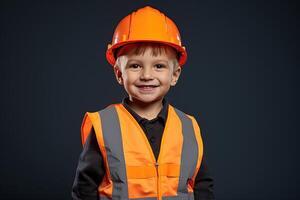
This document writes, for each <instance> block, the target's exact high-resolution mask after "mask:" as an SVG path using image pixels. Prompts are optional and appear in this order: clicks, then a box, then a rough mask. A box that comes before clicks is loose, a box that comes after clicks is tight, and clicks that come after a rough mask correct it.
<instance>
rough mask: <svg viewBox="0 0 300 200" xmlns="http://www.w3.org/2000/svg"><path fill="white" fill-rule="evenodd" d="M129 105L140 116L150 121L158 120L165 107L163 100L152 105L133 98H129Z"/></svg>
mask: <svg viewBox="0 0 300 200" xmlns="http://www.w3.org/2000/svg"><path fill="white" fill-rule="evenodd" d="M128 105H129V107H130V108H131V109H132V110H133V111H134V112H136V113H137V114H138V115H139V116H141V117H143V118H146V119H148V120H151V119H154V118H156V117H157V115H158V113H159V112H160V110H161V109H162V107H163V105H162V99H161V100H159V101H155V102H151V103H145V102H141V101H139V100H136V99H133V98H132V97H129V102H128Z"/></svg>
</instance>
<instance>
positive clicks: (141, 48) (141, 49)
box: [115, 42, 179, 70]
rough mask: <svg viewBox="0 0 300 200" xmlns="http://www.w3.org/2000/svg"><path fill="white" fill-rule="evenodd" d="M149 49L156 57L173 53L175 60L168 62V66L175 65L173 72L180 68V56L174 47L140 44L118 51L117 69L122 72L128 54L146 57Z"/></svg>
mask: <svg viewBox="0 0 300 200" xmlns="http://www.w3.org/2000/svg"><path fill="white" fill-rule="evenodd" d="M147 48H150V49H151V55H152V56H155V57H156V56H158V55H161V54H162V53H165V54H166V53H167V52H172V53H173V54H174V55H175V59H172V60H170V61H168V64H169V65H170V66H171V65H173V70H174V69H176V68H177V67H178V66H179V64H178V60H179V54H178V53H177V51H176V50H175V49H174V48H173V47H170V46H168V45H164V44H161V43H154V42H138V43H131V44H127V45H125V46H123V47H120V48H118V49H116V51H115V57H116V58H117V60H116V63H115V67H116V66H119V68H120V70H121V68H122V67H121V66H122V64H123V65H124V63H127V58H126V57H125V56H124V55H127V54H134V55H144V53H145V51H146V49H147Z"/></svg>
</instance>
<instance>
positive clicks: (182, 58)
mask: <svg viewBox="0 0 300 200" xmlns="http://www.w3.org/2000/svg"><path fill="white" fill-rule="evenodd" d="M139 42H151V43H160V44H165V45H167V46H170V47H173V48H174V49H175V50H176V51H177V52H178V53H179V60H178V64H179V66H180V67H182V66H183V65H184V64H185V63H186V60H187V52H186V49H185V48H184V47H183V46H179V45H177V44H174V43H170V42H165V41H155V40H133V41H124V42H119V43H117V44H114V45H112V46H110V45H109V47H108V49H107V51H106V59H107V61H108V62H109V64H111V65H112V66H114V65H115V63H116V57H115V56H116V55H115V50H116V49H118V48H119V47H122V46H125V45H127V44H132V43H139Z"/></svg>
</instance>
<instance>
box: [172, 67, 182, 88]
mask: <svg viewBox="0 0 300 200" xmlns="http://www.w3.org/2000/svg"><path fill="white" fill-rule="evenodd" d="M180 74H181V67H180V66H177V68H176V69H174V71H173V74H172V80H171V86H175V85H176V83H177V81H178V79H179V76H180Z"/></svg>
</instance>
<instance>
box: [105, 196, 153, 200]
mask: <svg viewBox="0 0 300 200" xmlns="http://www.w3.org/2000/svg"><path fill="white" fill-rule="evenodd" d="M99 198H100V200H115V199H112V198H109V197H106V196H100V197H99ZM118 200H128V198H126V199H118ZM130 200H157V197H146V198H134V199H130Z"/></svg>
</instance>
